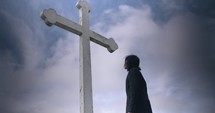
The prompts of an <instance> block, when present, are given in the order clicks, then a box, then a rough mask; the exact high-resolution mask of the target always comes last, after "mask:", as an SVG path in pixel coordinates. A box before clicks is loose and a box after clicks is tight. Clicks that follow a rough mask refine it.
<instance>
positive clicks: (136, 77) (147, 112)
mask: <svg viewBox="0 0 215 113" xmlns="http://www.w3.org/2000/svg"><path fill="white" fill-rule="evenodd" d="M139 63H140V60H139V58H138V57H137V56H135V55H129V56H127V57H126V58H125V64H124V68H125V69H126V70H127V71H128V75H127V78H126V94H127V102H126V113H152V109H151V104H150V101H149V98H148V93H147V86H146V82H145V80H144V78H143V76H142V74H141V72H140V70H141V69H140V67H139Z"/></svg>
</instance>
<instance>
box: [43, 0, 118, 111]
mask: <svg viewBox="0 0 215 113" xmlns="http://www.w3.org/2000/svg"><path fill="white" fill-rule="evenodd" d="M76 7H77V8H78V9H79V14H80V24H77V23H75V22H72V21H70V20H68V19H66V18H64V17H62V16H60V15H58V14H57V13H56V11H55V10H54V9H45V10H43V12H42V14H41V18H42V19H43V20H44V21H45V23H46V24H47V25H48V26H52V25H56V26H59V27H61V28H63V29H65V30H68V31H70V32H72V33H74V34H77V35H79V36H80V44H79V46H80V106H81V109H80V112H81V113H93V99H92V78H91V58H90V40H91V41H93V42H95V43H97V44H99V45H101V46H104V47H106V48H107V49H108V51H109V52H111V53H112V52H114V51H115V50H117V49H118V45H117V44H116V43H115V41H114V40H113V39H112V38H110V39H107V38H105V37H104V36H102V35H100V34H98V33H96V32H93V31H91V30H90V28H89V15H88V13H89V12H90V6H89V4H88V3H87V1H86V0H79V1H78V3H77V4H76Z"/></svg>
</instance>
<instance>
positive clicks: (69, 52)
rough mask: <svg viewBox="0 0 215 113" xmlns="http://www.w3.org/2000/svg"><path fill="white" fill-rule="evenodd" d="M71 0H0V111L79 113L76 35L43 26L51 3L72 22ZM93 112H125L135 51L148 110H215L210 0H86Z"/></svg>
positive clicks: (214, 27) (214, 18)
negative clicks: (127, 66) (97, 39)
mask: <svg viewBox="0 0 215 113" xmlns="http://www.w3.org/2000/svg"><path fill="white" fill-rule="evenodd" d="M76 2H77V0H61V1H56V0H18V1H14V0H1V1H0V113H78V112H80V110H79V108H80V105H79V37H78V36H76V35H74V34H73V33H71V32H68V31H65V30H63V29H61V28H59V27H57V26H51V27H49V26H47V25H45V23H44V21H43V20H42V19H41V18H40V13H41V12H42V11H43V10H44V9H47V8H53V9H55V10H56V11H57V13H58V14H60V15H62V16H64V17H65V18H68V19H69V20H71V21H73V22H76V23H78V21H79V14H78V9H77V8H76V6H75V4H76ZM88 2H89V4H90V5H91V9H92V10H91V12H90V14H89V15H90V29H91V30H93V31H95V32H97V33H100V34H102V35H103V36H105V37H107V38H109V37H112V38H113V39H114V40H115V41H116V43H117V44H118V46H119V49H118V50H116V51H115V52H114V53H109V52H108V51H107V49H106V48H104V47H101V46H99V45H97V44H95V43H93V42H92V43H91V63H92V64H91V66H92V86H93V110H94V113H125V102H126V95H125V79H126V75H127V71H126V70H124V69H123V63H124V58H125V57H126V56H127V55H129V54H135V55H137V56H138V57H139V58H140V61H141V64H140V67H141V69H142V70H141V72H142V74H143V76H144V78H145V80H146V82H147V87H148V94H149V99H150V101H151V105H152V110H153V113H215V108H214V105H215V98H214V95H215V90H214V86H215V82H214V81H215V39H214V37H215V7H214V6H215V1H212V0H204V1H202V0H180V1H179V0H136V1H134V0H88Z"/></svg>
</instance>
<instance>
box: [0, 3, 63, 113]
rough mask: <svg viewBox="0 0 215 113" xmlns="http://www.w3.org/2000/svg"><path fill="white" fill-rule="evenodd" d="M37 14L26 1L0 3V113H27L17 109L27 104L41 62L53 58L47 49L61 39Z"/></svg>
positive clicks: (38, 11)
mask: <svg viewBox="0 0 215 113" xmlns="http://www.w3.org/2000/svg"><path fill="white" fill-rule="evenodd" d="M41 11H42V9H34V7H32V4H31V2H30V1H25V0H22V1H19V2H18V1H13V0H3V1H0V112H1V113H15V112H16V111H17V110H18V112H21V111H22V112H23V113H24V112H28V111H26V110H27V108H26V109H25V108H22V109H20V106H23V105H24V103H27V102H29V101H30V100H31V99H29V97H31V96H32V95H33V92H34V91H33V90H32V88H33V87H34V85H33V83H34V82H35V80H36V79H35V76H38V75H39V73H40V71H38V70H39V69H40V67H41V66H42V65H44V60H45V59H46V58H48V57H50V56H51V55H52V54H53V51H51V46H52V45H54V44H55V43H56V41H57V40H58V39H59V37H62V33H61V32H57V33H56V31H55V29H54V28H53V30H47V29H49V28H48V27H46V25H45V24H44V23H43V21H42V20H41V18H40V12H41ZM48 31H49V32H48ZM44 32H47V33H44ZM49 33H50V34H49ZM45 37H51V38H45ZM43 52H44V53H46V54H43ZM43 67H44V66H43Z"/></svg>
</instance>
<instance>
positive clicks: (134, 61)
mask: <svg viewBox="0 0 215 113" xmlns="http://www.w3.org/2000/svg"><path fill="white" fill-rule="evenodd" d="M139 64H140V59H139V58H138V57H137V56H136V55H128V56H126V58H125V64H124V68H125V69H127V70H128V71H129V70H130V69H131V68H133V67H136V68H138V69H139V70H141V69H140V67H139Z"/></svg>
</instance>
